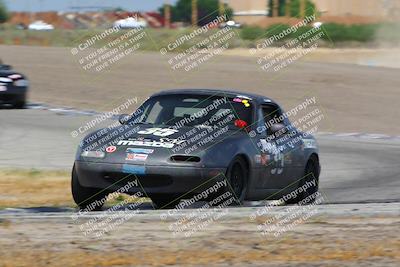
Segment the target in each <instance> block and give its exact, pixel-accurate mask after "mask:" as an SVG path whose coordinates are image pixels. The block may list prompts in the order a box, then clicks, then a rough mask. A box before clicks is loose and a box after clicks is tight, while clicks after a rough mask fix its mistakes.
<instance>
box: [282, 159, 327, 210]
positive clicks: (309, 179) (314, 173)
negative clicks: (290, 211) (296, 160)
mask: <svg viewBox="0 0 400 267" xmlns="http://www.w3.org/2000/svg"><path fill="white" fill-rule="evenodd" d="M319 170H320V168H319V161H318V158H317V157H316V156H312V157H311V158H310V159H309V160H308V162H307V164H306V167H305V170H304V176H303V177H302V178H301V181H300V183H299V186H298V188H297V189H296V191H297V192H298V193H297V196H296V197H295V198H293V199H289V200H287V201H286V203H287V204H298V203H300V204H302V205H306V204H312V203H314V202H315V200H316V198H317V196H316V193H317V192H318V186H319ZM303 200H304V201H303ZM302 201H303V202H305V203H302Z"/></svg>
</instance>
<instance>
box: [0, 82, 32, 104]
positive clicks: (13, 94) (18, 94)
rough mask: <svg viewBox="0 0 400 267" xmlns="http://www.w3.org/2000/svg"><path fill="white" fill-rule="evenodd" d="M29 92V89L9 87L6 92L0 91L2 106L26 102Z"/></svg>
mask: <svg viewBox="0 0 400 267" xmlns="http://www.w3.org/2000/svg"><path fill="white" fill-rule="evenodd" d="M27 90H28V88H27V87H16V86H12V85H8V86H7V90H6V91H0V105H1V104H17V103H20V102H24V101H25V99H26V92H27Z"/></svg>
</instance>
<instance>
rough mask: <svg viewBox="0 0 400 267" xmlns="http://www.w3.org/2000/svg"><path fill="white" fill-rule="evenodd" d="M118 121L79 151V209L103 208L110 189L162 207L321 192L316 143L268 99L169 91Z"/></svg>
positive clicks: (294, 199)
mask: <svg viewBox="0 0 400 267" xmlns="http://www.w3.org/2000/svg"><path fill="white" fill-rule="evenodd" d="M119 121H120V123H121V125H120V126H116V127H115V126H114V127H108V128H103V129H100V130H97V131H95V132H93V133H91V134H89V135H87V136H86V137H85V138H84V139H83V141H82V142H81V144H80V146H79V148H78V151H77V154H76V160H75V163H74V166H73V170H72V183H71V185H72V195H73V198H74V200H75V202H76V204H77V205H78V206H79V208H81V209H86V210H88V209H89V210H93V209H100V208H101V207H102V205H103V204H104V201H105V199H106V196H107V195H108V194H109V193H112V192H123V193H127V194H136V193H138V192H140V193H141V194H142V196H147V197H149V198H151V200H152V201H153V203H154V204H155V205H156V206H157V207H158V208H165V207H173V206H176V205H177V204H178V203H179V201H180V200H182V199H188V198H192V197H193V196H200V197H197V198H196V200H201V201H209V199H210V198H213V197H216V196H218V195H219V194H224V192H231V193H232V195H233V196H234V198H235V203H236V204H239V203H241V202H242V201H244V200H263V199H280V198H282V197H283V196H288V197H286V198H285V202H286V203H298V202H300V201H302V200H303V199H305V198H307V197H309V196H312V195H313V194H315V193H317V192H318V179H319V173H320V164H319V155H318V145H317V142H316V141H315V139H314V137H313V136H312V135H311V134H310V133H305V132H301V131H299V130H297V129H296V128H295V127H294V126H293V125H292V123H291V122H290V120H289V117H288V116H287V115H286V114H285V113H284V111H283V110H282V109H281V108H280V106H279V105H278V104H276V103H275V102H274V101H273V100H271V99H269V98H267V97H264V96H260V95H255V94H248V93H243V92H235V91H220V90H203V89H198V90H194V89H191V90H171V91H163V92H160V93H157V94H155V95H153V96H151V97H150V98H149V99H148V100H146V101H145V102H144V103H143V104H142V105H141V106H140V107H139V108H138V109H137V110H136V111H135V112H134V113H133V114H131V115H121V116H120V120H119ZM121 188H123V189H124V190H123V191H121V190H120V189H121ZM204 192H206V193H204ZM293 192H295V194H293ZM202 196H203V197H204V199H201V198H202ZM235 203H232V204H235Z"/></svg>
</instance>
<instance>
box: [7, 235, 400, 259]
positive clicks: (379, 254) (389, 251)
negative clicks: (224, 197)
mask: <svg viewBox="0 0 400 267" xmlns="http://www.w3.org/2000/svg"><path fill="white" fill-rule="evenodd" d="M232 241H233V240H232ZM287 241H288V242H286V241H282V242H276V243H277V244H271V245H269V246H268V247H259V248H257V249H254V248H251V246H249V247H248V248H247V249H245V247H242V249H243V250H242V251H240V253H239V251H236V250H229V249H224V248H219V249H212V248H207V247H204V248H202V249H200V248H199V249H193V248H191V247H190V246H189V247H188V248H186V249H181V250H174V249H165V248H163V249H157V252H156V253H155V250H154V248H149V247H148V248H144V249H142V250H139V251H135V252H132V253H126V252H117V251H114V252H113V253H103V252H101V251H84V250H72V251H71V250H69V251H53V252H52V253H51V254H50V253H49V251H45V250H34V251H24V250H22V251H13V253H14V254H15V255H8V257H7V258H5V261H4V262H3V264H4V266H15V265H25V264H26V263H27V262H35V263H36V264H37V265H38V266H40V265H45V264H49V263H50V264H51V265H52V266H115V265H118V266H120V265H121V266H137V265H146V266H164V265H180V266H192V265H209V264H210V263H212V264H216V263H229V264H235V265H236V264H241V263H242V264H246V263H256V262H259V263H261V262H265V261H266V259H268V262H282V263H283V262H285V263H288V262H292V263H295V262H308V263H313V262H314V263H316V262H324V261H340V262H342V263H344V264H345V263H350V262H357V261H360V260H372V259H374V260H379V259H383V258H385V259H387V260H391V261H396V260H400V255H399V254H398V253H397V249H396V248H398V246H399V245H400V243H399V242H398V241H392V240H385V241H378V242H377V241H375V242H365V240H363V241H361V240H359V241H357V240H348V242H347V244H342V243H340V242H339V243H337V242H335V241H334V240H331V242H328V240H325V241H326V242H325V244H321V243H319V242H315V240H313V239H312V238H310V239H309V240H307V239H306V240H304V239H303V240H298V242H295V243H293V240H291V241H290V240H287ZM289 241H290V242H289ZM332 241H333V242H332ZM332 243H333V244H332ZM383 244H384V245H383ZM248 245H250V244H248ZM20 255H23V257H21V256H20Z"/></svg>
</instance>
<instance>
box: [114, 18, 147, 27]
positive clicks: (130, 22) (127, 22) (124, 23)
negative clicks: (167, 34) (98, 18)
mask: <svg viewBox="0 0 400 267" xmlns="http://www.w3.org/2000/svg"><path fill="white" fill-rule="evenodd" d="M114 27H119V28H121V29H137V28H146V27H147V22H146V21H145V20H138V19H136V18H133V17H129V18H126V19H120V20H117V21H115V22H114Z"/></svg>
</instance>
